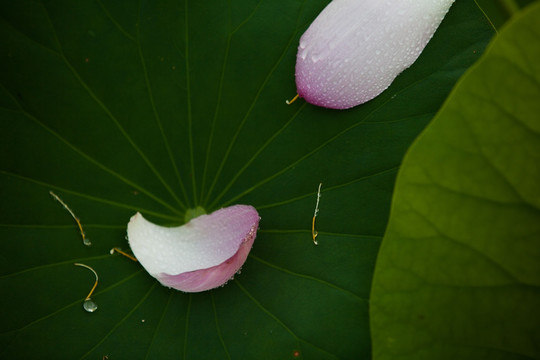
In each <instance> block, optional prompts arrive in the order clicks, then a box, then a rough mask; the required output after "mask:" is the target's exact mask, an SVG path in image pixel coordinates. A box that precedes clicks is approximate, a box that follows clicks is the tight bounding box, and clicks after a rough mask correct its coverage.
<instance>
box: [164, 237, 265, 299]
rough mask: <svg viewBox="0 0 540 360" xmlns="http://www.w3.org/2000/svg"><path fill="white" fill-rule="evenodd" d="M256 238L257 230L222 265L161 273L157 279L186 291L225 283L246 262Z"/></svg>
mask: <svg viewBox="0 0 540 360" xmlns="http://www.w3.org/2000/svg"><path fill="white" fill-rule="evenodd" d="M254 240H255V232H254V234H253V236H252V237H251V238H250V239H248V240H247V241H245V242H244V243H243V244H242V245H240V249H239V250H238V252H237V253H236V254H234V255H233V257H231V258H230V259H229V260H226V261H225V262H224V263H222V264H221V265H217V266H214V267H211V268H209V269H203V270H197V271H191V272H187V273H183V274H178V275H169V274H159V275H158V277H157V279H158V280H159V282H161V283H162V284H163V285H165V286H168V287H172V288H174V289H178V290H182V291H186V292H200V291H205V290H210V289H213V288H216V287H218V286H222V285H225V284H226V283H227V281H228V280H229V279H232V278H233V276H234V274H236V273H237V272H238V271H239V270H240V268H241V267H242V265H244V263H245V262H246V259H247V256H248V254H249V251H250V250H251V246H252V245H253V241H254ZM223 279H225V282H223ZM186 289H189V290H186Z"/></svg>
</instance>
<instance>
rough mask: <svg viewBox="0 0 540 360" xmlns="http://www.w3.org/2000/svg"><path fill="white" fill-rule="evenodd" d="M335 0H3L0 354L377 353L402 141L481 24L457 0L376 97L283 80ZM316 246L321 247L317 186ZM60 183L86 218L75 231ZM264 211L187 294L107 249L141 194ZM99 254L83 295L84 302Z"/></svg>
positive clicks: (147, 208)
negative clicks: (387, 235) (313, 91)
mask: <svg viewBox="0 0 540 360" xmlns="http://www.w3.org/2000/svg"><path fill="white" fill-rule="evenodd" d="M326 3H327V1H323V0H321V1H307V0H306V1H301V0H296V1H279V2H278V1H265V0H260V1H255V0H242V1H232V0H231V1H228V2H227V1H212V2H210V1H206V2H204V3H203V2H188V1H185V2H183V1H173V0H171V1H160V2H153V1H140V2H139V3H134V2H132V1H91V0H88V1H81V2H76V3H75V2H72V1H55V0H50V1H42V2H34V1H17V2H13V1H2V2H1V7H2V10H1V12H0V14H1V15H0V44H1V47H0V55H1V56H0V83H1V86H0V120H1V132H0V136H1V138H0V144H1V145H0V146H1V151H2V155H3V156H2V159H1V165H0V176H1V187H0V195H1V198H2V203H1V208H0V210H1V212H0V213H1V216H2V221H1V225H0V234H1V236H0V239H1V242H0V256H1V262H0V287H1V288H2V297H1V299H0V308H1V309H2V310H1V311H2V322H1V325H0V332H1V335H0V357H2V358H24V359H32V358H36V359H42V358H66V359H74V358H75V359H76V358H98V359H101V357H102V356H104V355H109V358H111V359H113V358H130V359H138V358H149V359H151V358H169V357H174V358H194V359H197V358H201V359H209V358H224V359H227V358H233V359H251V358H253V359H255V358H257V359H261V358H267V359H285V358H293V357H294V354H295V353H296V351H299V353H300V357H303V358H307V359H312V358H314V359H326V358H351V359H354V358H358V357H359V356H361V357H369V356H370V352H371V344H370V334H369V321H368V298H369V291H370V286H371V278H372V274H373V268H374V264H375V259H376V255H377V251H378V248H379V245H380V241H381V238H382V236H383V234H384V230H385V227H386V222H387V220H388V213H389V208H390V200H391V198H392V191H393V186H394V179H395V176H396V173H397V170H398V168H399V165H400V163H401V160H402V157H403V155H404V154H405V152H406V150H407V148H408V147H409V145H410V144H411V143H412V141H413V140H414V139H415V138H416V136H417V135H418V134H419V133H420V132H421V131H422V129H423V128H424V127H425V126H426V124H427V123H428V122H429V121H430V120H431V118H432V117H433V116H434V114H435V113H436V112H437V110H438V109H439V107H440V105H441V104H442V102H443V101H444V100H445V98H446V96H447V95H448V93H449V92H450V90H451V89H452V87H453V85H454V84H455V82H456V81H457V79H458V78H459V77H460V75H461V74H462V73H463V72H464V71H465V70H466V69H467V68H468V67H469V66H470V65H471V64H472V63H473V62H474V61H475V60H476V59H477V58H478V56H479V55H480V54H481V52H482V50H483V48H484V46H485V45H486V43H487V41H488V40H489V39H490V38H491V36H492V35H493V31H492V29H491V28H490V26H489V24H488V22H487V21H486V20H485V18H484V17H483V15H482V13H481V12H480V11H479V9H478V7H477V6H476V4H475V2H474V1H472V0H458V1H457V2H456V3H455V4H454V5H453V7H452V9H451V11H450V12H449V14H448V15H447V17H446V18H445V20H444V22H443V23H442V24H441V27H440V29H439V30H438V31H437V33H436V34H435V36H434V38H433V40H432V41H431V42H430V44H429V45H428V47H427V48H426V50H425V52H424V53H423V54H422V56H421V58H420V59H419V60H418V61H417V63H415V65H414V66H413V67H411V68H410V69H409V70H407V71H406V72H404V73H403V74H402V75H401V76H400V77H399V78H398V79H396V81H395V82H394V83H393V84H392V86H391V87H390V88H389V89H388V90H387V91H385V93H383V94H382V95H381V96H380V97H378V98H377V99H375V100H374V101H371V102H369V103H367V104H365V105H363V106H360V107H357V108H355V109H353V110H350V111H342V112H340V111H330V110H326V109H320V108H316V107H313V106H311V105H309V104H305V103H302V102H301V101H300V102H298V103H295V104H294V105H293V106H286V105H285V104H284V100H285V99H287V98H290V97H292V96H293V95H294V92H295V87H294V61H295V55H296V46H297V42H298V38H299V37H300V35H301V34H302V33H303V31H304V30H305V29H306V27H307V26H308V25H309V23H310V22H311V21H312V20H313V19H314V18H315V16H316V15H317V14H318V12H320V10H321V9H322V8H323V7H324V6H325V5H326ZM319 182H323V194H322V195H323V196H322V198H321V209H320V213H319V217H318V219H317V228H318V230H319V233H320V235H319V238H318V240H319V246H318V247H315V246H314V245H313V244H312V242H311V229H310V228H311V217H312V214H313V208H314V205H315V194H316V190H317V185H318V184H319ZM49 190H53V191H55V192H56V193H57V194H58V195H59V196H61V197H62V198H63V199H64V200H65V201H66V202H67V203H68V204H69V205H70V207H71V208H72V209H73V210H74V211H75V213H76V214H77V215H78V216H79V218H80V219H81V221H82V223H83V226H84V228H85V232H86V234H87V236H88V237H89V238H90V239H91V240H92V242H93V245H92V247H90V248H87V247H85V246H83V245H82V242H81V239H80V236H79V234H78V231H77V228H76V226H75V224H74V221H73V219H71V218H70V217H69V214H68V213H67V212H66V211H65V210H63V209H62V207H61V206H60V204H58V203H57V202H55V201H54V200H53V199H52V198H51V197H50V196H49V194H48V191H49ZM233 203H247V204H251V205H254V206H255V207H256V208H257V209H258V211H259V212H260V215H261V217H262V220H261V223H260V226H261V229H260V231H259V233H258V236H257V240H256V241H255V246H254V249H253V251H252V253H251V255H250V257H249V259H248V261H247V262H246V264H245V266H244V269H243V270H242V273H241V275H239V276H237V277H236V278H235V280H234V281H231V282H230V283H229V284H228V285H227V286H225V287H224V288H220V289H216V290H214V291H211V292H206V293H201V294H192V295H188V294H183V293H180V292H177V291H173V290H169V289H166V288H164V287H161V286H160V285H159V284H157V282H156V281H155V280H154V279H153V278H151V277H150V276H149V275H148V274H146V273H145V272H144V271H143V270H142V269H141V267H140V266H139V265H138V264H136V263H132V262H130V261H129V260H127V259H125V258H122V257H119V256H111V255H109V250H110V249H111V248H112V247H113V246H120V247H122V248H124V249H126V248H127V242H126V241H125V239H124V236H125V226H126V224H127V221H128V220H129V217H130V216H131V215H132V214H134V213H135V212H136V211H141V212H142V213H143V214H144V215H145V216H147V217H149V218H150V219H152V220H154V221H156V222H158V223H162V224H180V223H182V222H183V219H184V215H185V211H186V210H187V209H188V208H192V207H194V206H195V205H202V206H203V207H204V208H205V209H206V210H207V211H212V210H215V209H217V208H219V207H221V206H226V205H230V204H233ZM74 262H84V263H85V264H88V265H91V266H92V267H94V268H95V269H96V271H97V272H98V273H99V275H100V283H99V286H98V288H97V291H96V293H95V294H94V296H93V298H94V299H95V301H96V302H97V303H98V305H99V309H98V310H97V311H96V312H95V313H93V314H88V313H85V312H84V310H83V309H82V300H83V299H84V296H85V295H86V294H87V292H88V291H89V289H90V287H91V285H92V281H93V276H92V274H91V273H90V272H89V271H88V270H86V269H83V268H78V267H75V266H73V263H74Z"/></svg>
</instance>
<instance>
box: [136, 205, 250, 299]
mask: <svg viewBox="0 0 540 360" xmlns="http://www.w3.org/2000/svg"><path fill="white" fill-rule="evenodd" d="M259 220H260V218H259V215H258V213H257V211H256V210H255V208H253V207H252V206H248V205H235V206H230V207H227V208H223V209H220V210H217V211H215V212H213V213H212V214H210V215H201V216H199V217H197V218H194V219H192V220H191V221H190V222H188V223H187V224H185V225H183V226H180V227H174V228H167V227H162V226H158V225H155V224H153V223H151V222H149V221H147V220H146V219H144V218H143V217H142V215H141V214H139V213H137V214H136V215H134V216H133V217H132V218H131V220H130V222H129V224H128V239H129V243H130V246H131V249H132V251H133V253H134V254H135V256H136V257H137V259H138V260H139V262H140V263H141V265H142V266H143V267H144V268H145V269H146V271H148V272H149V273H150V275H152V276H154V277H155V278H156V279H158V280H159V281H160V282H161V283H162V284H163V285H165V286H168V287H172V288H175V289H177V290H181V291H185V292H199V291H205V290H209V289H212V288H215V287H218V286H220V285H222V284H224V283H225V282H227V281H228V280H229V279H230V278H231V277H232V276H233V275H234V274H235V273H236V272H237V271H238V270H239V269H240V268H241V266H242V265H243V264H244V262H245V260H246V258H247V256H248V254H249V251H250V250H251V247H252V245H253V242H254V240H255V236H256V233H257V229H258V225H259Z"/></svg>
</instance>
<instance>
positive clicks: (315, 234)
mask: <svg viewBox="0 0 540 360" xmlns="http://www.w3.org/2000/svg"><path fill="white" fill-rule="evenodd" d="M321 186H322V183H320V184H319V189H318V190H317V203H316V204H315V212H314V213H313V221H312V222H311V237H312V238H313V243H314V244H315V245H319V243H318V242H317V240H315V238H316V237H317V235H319V233H318V232H317V230H315V218H316V217H317V213H318V212H319V200H320V199H321Z"/></svg>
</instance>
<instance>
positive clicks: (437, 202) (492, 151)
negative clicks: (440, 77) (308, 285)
mask: <svg viewBox="0 0 540 360" xmlns="http://www.w3.org/2000/svg"><path fill="white" fill-rule="evenodd" d="M539 58H540V3H536V4H534V5H532V6H531V7H529V8H528V9H527V10H525V11H524V12H523V13H522V14H519V15H517V16H516V17H514V18H512V19H511V20H510V21H509V23H508V25H507V26H505V27H503V29H501V31H500V34H499V35H498V36H497V37H496V38H495V40H494V41H493V42H492V43H491V44H490V46H489V47H488V50H487V51H486V53H485V54H484V55H483V57H482V58H481V59H480V60H479V61H478V62H477V63H476V64H475V65H473V67H472V68H471V69H470V70H469V71H468V72H467V73H466V74H465V75H464V76H463V77H462V79H461V80H460V82H459V83H458V85H457V86H456V88H455V89H454V91H453V92H452V93H451V94H450V96H449V98H448V100H447V102H446V103H445V105H443V108H442V109H441V111H440V112H439V113H438V114H437V116H436V117H435V118H434V120H433V121H432V122H431V123H430V125H429V126H428V127H427V128H426V130H425V131H424V132H423V133H422V134H421V135H420V136H419V137H418V139H417V140H416V141H415V143H414V144H413V145H412V146H411V148H410V150H409V151H408V153H407V155H406V157H405V159H404V161H403V164H402V167H401V169H400V171H399V174H398V178H397V182H396V188H395V192H394V198H393V202H392V211H391V216H390V221H389V224H388V228H387V231H386V234H385V236H384V240H383V243H382V246H381V249H380V252H379V257H378V259H377V265H376V268H375V275H374V279H373V290H372V293H371V298H370V304H371V311H370V315H371V324H372V326H371V330H372V333H371V334H372V338H373V355H374V356H373V357H374V359H375V360H381V359H540V307H539V304H540V186H539V185H538V184H539V183H540V102H539V99H540V87H539V84H540V62H539V61H538V59H539Z"/></svg>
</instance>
